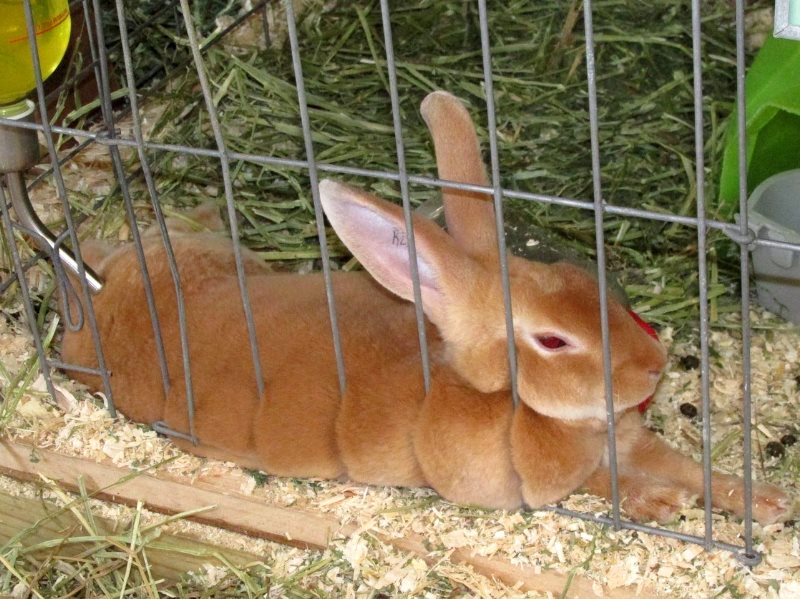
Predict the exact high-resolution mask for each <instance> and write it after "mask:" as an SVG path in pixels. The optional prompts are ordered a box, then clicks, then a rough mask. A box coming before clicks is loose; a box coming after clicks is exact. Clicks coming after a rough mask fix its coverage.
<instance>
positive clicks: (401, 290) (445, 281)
mask: <svg viewBox="0 0 800 599" xmlns="http://www.w3.org/2000/svg"><path fill="white" fill-rule="evenodd" d="M319 190H320V199H321V201H322V207H323V209H324V210H325V214H326V215H327V217H328V220H329V221H330V223H331V225H332V226H333V228H334V230H335V231H336V233H337V235H339V238H340V239H341V240H342V241H343V242H344V244H345V245H346V246H347V247H348V249H349V250H350V251H351V252H352V253H353V255H354V256H355V257H356V258H357V259H358V260H359V262H361V264H363V265H364V267H365V268H366V269H367V270H368V271H369V273H370V274H371V275H372V276H373V277H374V278H375V280H377V281H378V282H379V283H380V284H381V285H383V286H384V287H386V288H387V289H388V290H389V291H391V292H393V293H395V294H396V295H398V296H400V297H402V298H403V299H407V300H411V301H413V300H414V287H413V279H412V277H411V268H410V260H409V255H408V254H409V252H408V242H407V238H406V227H405V220H404V218H403V211H402V209H401V208H400V207H399V206H395V205H394V204H391V203H389V202H387V201H385V200H381V199H379V198H376V197H375V196H372V195H370V194H368V193H366V192H363V191H360V190H358V189H355V188H353V187H349V186H347V185H343V184H341V183H337V182H335V181H331V180H329V179H326V180H323V181H321V182H320V185H319ZM414 239H415V241H416V250H417V269H418V272H419V281H420V289H421V292H422V304H423V310H424V311H425V314H426V315H427V316H428V318H430V319H431V321H432V322H433V323H435V324H436V325H437V326H441V325H442V324H443V323H444V322H445V319H446V311H447V309H448V307H452V305H453V302H455V301H457V300H458V295H459V288H460V287H463V285H464V284H465V283H464V281H469V280H470V279H469V277H470V276H473V269H474V268H477V265H475V262H474V260H472V259H471V258H470V257H469V256H467V255H466V254H464V253H463V252H462V251H461V250H460V249H459V248H458V247H457V246H456V245H455V244H454V243H453V240H452V239H451V238H450V237H449V236H448V235H447V234H446V233H445V232H444V231H442V230H441V229H440V228H439V227H438V226H437V225H436V224H434V223H433V222H431V221H429V220H427V219H424V218H421V217H416V218H414Z"/></svg>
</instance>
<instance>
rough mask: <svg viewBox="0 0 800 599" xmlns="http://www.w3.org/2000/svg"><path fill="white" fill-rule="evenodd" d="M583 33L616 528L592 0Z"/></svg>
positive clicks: (614, 512) (615, 513) (616, 479)
mask: <svg viewBox="0 0 800 599" xmlns="http://www.w3.org/2000/svg"><path fill="white" fill-rule="evenodd" d="M583 21H584V29H585V35H586V42H585V43H586V83H587V89H588V95H589V133H590V138H591V148H592V189H593V192H594V236H595V247H596V248H597V285H598V288H599V292H600V293H599V295H600V332H601V334H602V336H603V379H604V383H605V393H606V421H607V422H608V470H609V473H610V475H611V512H612V519H613V521H614V528H617V529H618V528H620V526H621V516H620V505H619V504H620V498H619V477H618V473H617V435H616V418H615V413H614V385H613V381H612V375H611V338H610V331H609V325H608V295H607V294H606V289H608V283H607V281H606V247H605V231H604V229H603V204H604V202H603V187H602V182H601V179H600V177H601V171H600V133H599V124H598V118H597V74H596V73H595V61H594V25H593V23H592V0H585V1H584V3H583Z"/></svg>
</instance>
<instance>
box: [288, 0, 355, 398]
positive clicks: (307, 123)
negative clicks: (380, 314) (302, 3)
mask: <svg viewBox="0 0 800 599" xmlns="http://www.w3.org/2000/svg"><path fill="white" fill-rule="evenodd" d="M284 7H285V8H286V23H287V25H288V27H287V29H288V33H289V44H290V46H291V50H292V66H293V67H294V79H295V85H296V86H297V105H298V107H299V108H300V121H301V126H302V129H303V141H304V143H305V150H306V158H307V160H308V177H309V179H310V183H311V198H312V200H313V202H314V217H315V218H316V221H317V238H318V239H319V250H320V254H321V256H322V276H323V277H324V279H325V295H326V297H327V299H328V317H329V319H330V321H331V335H332V336H333V353H334V356H335V358H336V373H337V375H338V377H339V393H340V394H341V395H342V396H343V395H344V393H345V390H346V389H347V376H346V374H345V365H344V355H343V354H342V339H341V335H340V333H339V319H338V317H337V315H336V297H335V296H334V294H333V279H332V277H331V261H330V256H329V254H328V240H327V239H326V237H325V222H324V217H323V212H322V204H321V203H320V200H319V177H318V175H317V165H316V162H315V161H314V142H313V141H312V139H311V120H310V119H309V116H308V101H307V100H306V87H305V81H304V80H303V65H302V64H301V63H300V49H299V43H298V40H297V24H296V23H295V18H294V6H293V3H292V0H288V1H286V2H284Z"/></svg>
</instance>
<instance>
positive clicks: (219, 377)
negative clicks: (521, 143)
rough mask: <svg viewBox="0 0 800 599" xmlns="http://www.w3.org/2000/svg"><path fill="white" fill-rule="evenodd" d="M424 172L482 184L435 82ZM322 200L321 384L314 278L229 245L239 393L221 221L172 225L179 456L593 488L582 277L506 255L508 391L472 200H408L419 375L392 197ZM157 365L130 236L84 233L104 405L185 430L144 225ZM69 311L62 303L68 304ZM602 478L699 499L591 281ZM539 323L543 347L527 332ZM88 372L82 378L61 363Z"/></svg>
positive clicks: (694, 474) (587, 310)
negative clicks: (257, 365)
mask: <svg viewBox="0 0 800 599" xmlns="http://www.w3.org/2000/svg"><path fill="white" fill-rule="evenodd" d="M421 110H422V114H423V117H424V119H425V121H426V123H427V125H428V127H429V129H430V132H431V134H432V137H433V141H434V146H435V151H436V159H437V165H438V169H439V176H440V177H441V178H442V179H445V180H450V181H457V182H466V183H473V184H481V185H486V184H487V178H486V173H485V168H484V165H483V163H482V160H481V155H480V148H479V144H478V141H477V136H476V134H475V129H474V126H473V124H472V121H471V119H470V117H469V114H468V112H467V110H466V109H465V107H464V106H463V105H462V104H461V103H460V102H459V101H458V100H457V99H456V98H455V97H454V96H452V95H450V94H448V93H446V92H434V93H432V94H430V95H429V96H428V97H427V98H425V100H424V101H423V103H422V107H421ZM320 195H321V200H322V205H323V207H324V210H325V213H326V215H327V217H328V219H329V221H330V223H331V225H332V226H333V228H334V229H335V231H336V232H337V234H338V235H339V236H340V238H341V239H342V241H343V242H344V243H345V244H346V245H347V247H348V248H349V249H350V250H351V251H352V253H353V254H354V255H355V256H356V257H357V258H358V259H359V260H360V261H361V263H362V264H363V265H364V267H365V268H366V269H367V271H368V272H334V273H333V275H332V276H333V288H334V290H335V297H336V305H337V309H338V319H339V327H340V331H341V340H342V349H343V355H344V363H345V368H346V379H347V388H346V392H345V393H344V396H343V397H340V393H339V386H338V378H337V370H336V365H335V360H334V352H333V347H332V340H331V326H330V322H329V317H328V309H327V304H326V299H325V290H324V282H323V278H322V275H321V274H319V273H313V274H306V275H299V274H288V273H274V272H271V271H270V269H269V268H268V267H267V266H265V265H264V263H263V262H262V261H261V260H260V259H259V258H258V257H257V256H256V254H254V253H252V252H249V251H248V250H243V252H244V269H245V272H246V274H247V286H248V289H249V296H250V301H251V304H252V306H253V307H254V318H255V328H256V332H257V339H258V344H259V350H260V360H261V367H262V369H263V373H264V381H265V388H266V390H265V393H264V395H263V396H259V394H258V391H257V385H256V381H255V374H254V369H253V365H252V361H251V355H250V349H249V343H248V336H247V330H246V325H245V318H244V311H243V308H242V302H241V298H240V294H239V290H238V284H237V279H236V275H235V266H234V257H233V251H232V246H231V241H230V239H227V238H225V237H224V236H223V235H221V234H219V231H221V230H222V229H223V228H224V227H223V225H222V222H221V220H220V219H219V217H218V215H217V214H216V213H215V211H213V210H209V209H208V207H203V208H200V209H198V210H196V211H195V213H194V215H193V217H194V218H195V219H196V220H197V221H199V222H201V223H203V224H205V225H207V226H208V228H210V229H212V231H210V232H209V231H206V232H192V231H189V230H187V227H186V226H184V225H182V224H181V223H172V224H171V226H170V230H171V243H172V247H173V251H174V253H175V257H176V260H177V263H178V266H179V271H180V277H181V281H182V286H183V295H184V301H185V305H186V315H187V330H188V341H189V357H190V362H191V372H192V382H193V390H194V397H195V402H196V403H195V419H194V425H195V430H196V434H197V438H198V439H199V444H198V445H192V444H191V443H189V442H187V441H185V440H182V439H175V440H174V441H175V443H177V444H178V445H180V446H182V447H183V448H185V449H186V450H188V451H191V452H194V453H197V454H199V455H204V456H209V457H214V458H220V459H224V460H230V461H234V462H238V463H240V464H242V465H243V466H246V467H250V468H257V469H261V470H263V471H265V472H268V473H272V474H276V475H285V476H295V477H321V478H349V479H351V480H354V481H358V482H362V483H368V484H376V485H398V486H430V487H432V488H433V489H435V490H436V491H437V492H438V493H439V494H440V495H442V496H443V497H445V498H447V499H449V500H451V501H454V502H458V503H464V504H475V505H481V506H487V507H491V508H502V509H515V508H519V507H521V506H523V505H527V506H530V507H538V506H542V505H544V504H547V503H550V502H555V501H558V500H560V499H562V498H564V497H565V496H567V495H568V494H570V493H572V492H573V491H575V490H578V489H585V490H588V491H590V492H592V493H596V494H599V495H603V496H606V497H608V496H609V494H610V474H609V471H608V458H607V430H606V422H607V419H606V418H607V417H606V405H605V391H604V379H603V359H602V349H601V347H602V345H601V343H602V342H601V335H600V327H599V301H600V296H599V290H598V286H597V282H596V280H595V279H594V277H592V276H590V275H588V274H587V273H586V272H584V271H583V270H582V269H580V268H578V267H576V266H572V265H570V264H566V263H555V264H542V263H537V262H531V261H528V260H524V259H521V258H517V257H514V256H509V262H508V264H509V276H510V284H511V301H512V306H513V318H514V335H515V344H516V348H517V354H518V375H517V385H518V389H519V395H520V398H521V402H520V405H519V406H518V407H517V408H516V409H515V408H514V407H513V405H512V399H511V393H510V379H509V367H508V356H507V345H506V328H505V317H504V311H503V296H502V290H501V283H500V275H499V268H498V250H497V243H496V241H497V238H496V228H495V218H494V211H493V205H492V202H491V201H490V199H491V198H490V196H487V195H485V194H480V193H477V192H465V191H458V190H455V189H452V188H445V189H444V190H443V202H444V207H445V218H446V223H447V227H448V232H445V231H444V230H442V229H441V228H440V227H438V226H437V225H436V224H435V223H433V222H432V221H429V220H426V219H424V218H422V217H418V216H415V218H414V231H415V240H416V247H417V252H418V269H419V274H420V286H421V295H422V303H423V309H424V312H425V315H426V331H427V338H428V342H429V350H430V355H431V362H432V381H431V388H430V391H429V392H428V393H427V394H426V393H425V390H424V386H423V380H422V373H421V366H420V350H419V341H418V337H417V332H416V331H417V328H416V319H415V313H414V306H413V304H412V303H411V302H410V301H408V300H413V287H412V282H411V278H410V275H409V257H408V248H407V240H406V237H405V235H406V233H405V224H404V219H403V214H402V211H401V209H400V208H399V207H397V206H395V205H392V204H390V203H389V202H386V201H384V200H381V199H379V198H376V197H373V196H372V195H370V194H368V193H366V192H364V191H360V190H358V189H355V188H352V187H349V186H347V185H344V184H342V183H338V182H334V181H330V180H326V181H323V182H322V183H321V184H320ZM143 244H144V252H145V255H146V260H147V266H148V270H149V275H150V278H151V280H152V285H153V289H154V294H155V298H156V305H157V311H158V316H159V320H160V323H161V328H162V335H163V341H164V346H165V350H166V358H167V362H168V368H169V373H170V379H169V388H168V391H167V392H166V393H165V390H164V386H163V384H162V380H161V375H160V370H159V368H158V365H157V361H156V350H155V343H154V338H153V332H152V325H151V322H150V318H149V313H148V310H147V307H146V302H145V294H144V290H143V283H142V274H141V272H140V269H139V267H138V263H137V261H136V255H135V252H134V251H133V247H132V245H131V244H126V245H123V246H121V247H112V246H109V245H107V244H105V243H103V242H97V241H89V242H85V243H84V244H83V245H82V251H83V255H84V259H85V260H86V261H87V263H89V264H90V265H91V266H93V267H94V268H95V269H96V271H97V272H98V273H99V274H100V275H101V276H102V277H103V278H104V280H105V286H104V288H103V290H102V291H101V292H100V293H99V294H98V295H97V296H96V297H94V298H93V302H94V309H95V312H96V314H97V320H98V325H99V331H100V337H101V340H102V348H103V351H104V354H105V359H106V363H107V367H108V368H109V370H110V372H111V386H112V391H113V394H114V398H115V401H116V404H117V406H118V408H119V409H120V410H121V411H122V412H123V413H124V414H125V415H126V416H128V417H129V418H131V419H133V420H135V421H140V422H145V423H152V422H155V421H159V420H163V421H165V422H166V423H167V425H168V426H170V427H171V428H173V429H176V430H180V431H187V430H188V427H189V423H188V419H187V410H186V388H185V381H184V373H183V362H182V354H181V345H180V339H179V332H178V331H179V329H178V324H177V322H178V318H177V307H176V296H175V288H174V284H173V280H172V277H171V274H170V270H169V268H168V262H167V260H166V257H165V250H164V247H163V243H162V241H161V239H160V237H158V236H154V235H150V234H147V233H146V234H145V235H144V236H143ZM73 308H74V309H80V308H79V307H78V306H73ZM608 318H609V326H610V332H611V334H610V341H611V356H612V372H613V388H614V405H615V409H616V422H617V461H618V466H619V489H620V495H621V497H622V500H623V503H622V507H623V509H624V510H625V511H626V512H627V514H628V515H629V516H630V517H632V518H634V519H636V520H644V521H650V520H657V521H667V520H670V519H671V518H673V517H674V516H675V514H676V512H677V511H678V510H680V509H681V508H682V507H684V506H687V505H690V504H693V503H694V502H695V501H696V498H697V497H699V496H701V495H702V488H703V487H702V481H703V474H702V469H701V467H700V465H699V464H697V463H696V462H694V461H693V460H691V459H689V458H687V457H684V456H682V455H680V454H679V453H677V452H676V451H674V450H673V449H672V448H671V447H670V446H669V445H667V444H666V443H665V442H664V441H662V440H661V439H659V438H658V437H657V436H656V435H655V434H653V433H652V432H650V431H649V430H647V429H646V428H644V427H643V424H642V420H641V417H640V415H639V414H638V413H637V411H636V409H635V407H636V406H637V405H638V404H639V403H641V402H642V401H643V400H644V399H645V398H646V397H648V396H649V395H650V394H651V393H652V392H653V391H654V388H655V386H656V384H657V382H658V379H659V377H660V375H661V373H662V371H663V369H664V367H665V365H666V353H665V350H664V348H663V347H662V345H661V344H660V343H659V342H658V341H657V340H654V339H652V338H650V337H649V336H648V335H647V333H646V332H645V331H643V330H642V329H641V328H640V327H639V326H638V325H637V324H636V323H635V322H634V320H633V318H631V316H630V315H629V314H628V313H627V312H626V310H625V309H624V308H623V307H622V306H621V305H620V304H619V303H618V302H617V301H616V300H615V299H614V298H613V297H609V308H608ZM548 337H549V338H553V337H558V338H559V339H560V340H561V342H563V343H564V345H563V346H562V347H556V348H551V347H547V345H546V341H547V338H548ZM62 353H63V360H64V361H66V362H67V363H73V364H80V365H83V366H88V367H93V366H97V358H96V355H95V350H94V346H93V344H92V341H91V335H90V334H89V332H88V330H86V328H84V329H83V330H80V331H77V332H73V331H66V332H65V334H64V341H63V349H62ZM73 376H74V377H75V378H76V379H79V380H80V381H82V382H85V383H86V384H88V385H89V386H91V387H93V388H99V380H98V377H96V376H92V375H88V374H83V373H74V375H73ZM712 484H713V503H714V506H715V507H717V508H719V509H722V510H726V511H729V512H733V513H735V514H737V515H741V514H742V513H743V510H744V506H743V500H742V481H741V480H740V479H738V478H736V477H733V476H728V475H724V474H719V473H715V474H714V475H713V480H712ZM753 513H754V516H755V518H756V519H758V520H759V521H761V522H772V521H776V520H782V519H787V518H788V517H789V516H790V500H789V497H787V495H786V494H784V493H783V492H782V491H781V490H780V489H778V488H776V487H774V486H771V485H766V484H756V485H755V486H754V495H753Z"/></svg>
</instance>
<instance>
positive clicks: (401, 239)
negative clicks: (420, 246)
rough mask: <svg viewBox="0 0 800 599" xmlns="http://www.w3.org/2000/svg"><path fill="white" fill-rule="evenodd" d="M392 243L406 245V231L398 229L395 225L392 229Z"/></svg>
mask: <svg viewBox="0 0 800 599" xmlns="http://www.w3.org/2000/svg"><path fill="white" fill-rule="evenodd" d="M392 245H394V246H406V245H408V239H406V232H405V231H403V230H401V229H398V228H397V227H395V228H393V229H392Z"/></svg>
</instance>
